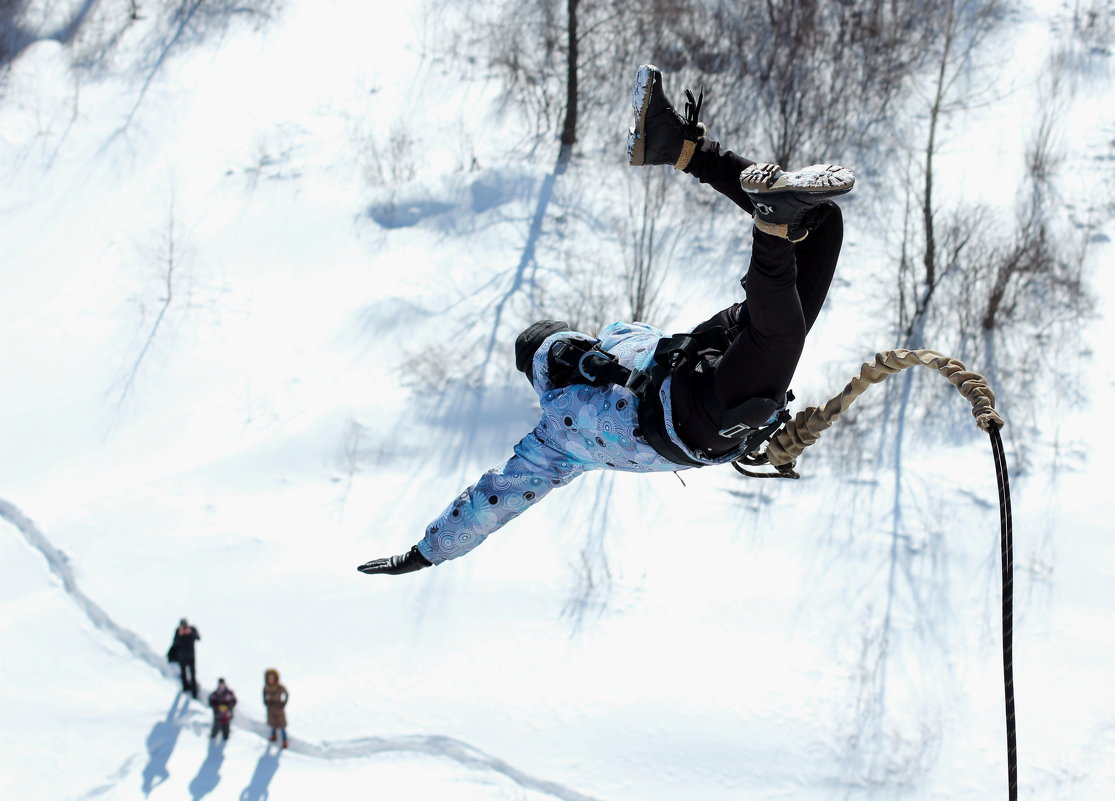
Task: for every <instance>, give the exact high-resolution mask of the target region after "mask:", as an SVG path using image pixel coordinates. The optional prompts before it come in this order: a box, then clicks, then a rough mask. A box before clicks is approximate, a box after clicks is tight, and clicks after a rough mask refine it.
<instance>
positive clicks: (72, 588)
mask: <svg viewBox="0 0 1115 801" xmlns="http://www.w3.org/2000/svg"><path fill="white" fill-rule="evenodd" d="M0 519H3V520H6V521H7V522H9V523H11V524H12V525H13V526H14V527H15V528H16V529H17V530H18V531H19V533H20V534H22V535H23V538H24V539H25V540H26V541H27V543H28V544H29V545H30V546H31V547H32V548H34V549H35V550H37V551H38V552H39V553H40V554H42V556H43V558H44V559H46V563H47V566H48V567H49V568H50V571H51V572H52V573H54V575H56V576H57V577H58V578H59V580H61V582H62V588H63V589H64V590H65V591H66V594H67V595H69V596H70V598H71V599H72V600H73V601H74V603H76V604H77V606H78V608H79V609H80V610H81V611H82V612H83V613H84V614H85V616H86V617H87V618H89V620H90V621H91V622H92V623H93V625H94V626H96V627H97V628H98V629H101V630H102V631H104V632H106V633H107V634H109V635H110V636H112V637H113V638H114V639H115V640H116V641H118V642H119V643H120V644H121V645H123V646H124V647H125V648H126V649H127V650H128V651H129V652H130V653H131V655H132V656H134V657H135V658H136V659H138V660H139V661H141V662H144V663H145V664H147V665H149V666H150V667H152V668H154V669H155V670H156V671H157V672H158V673H159V674H160V675H161V676H163V677H164V678H167V679H171V680H173V681H175V682H177V681H178V673H177V671H175V670H174V669H173V668H171V667H170V665H169V664H168V663H167V661H166V658H165V657H162V656H160V655H158V654H156V653H155V651H154V650H153V649H152V648H151V646H149V645H148V644H147V643H146V642H145V641H144V640H143V638H142V637H140V636H139V635H138V634H136V633H135V632H134V631H131V630H129V629H126V628H124V627H123V626H121V625H119V624H118V623H116V621H114V620H113V619H112V618H111V617H109V615H108V613H107V612H105V610H104V609H102V608H101V607H100V606H98V605H97V603H96V602H94V601H93V600H92V599H91V598H89V596H87V595H86V594H85V593H83V592H82V591H81V589H80V588H79V587H78V586H77V579H75V578H74V571H73V568H72V567H71V566H70V560H69V557H67V556H66V554H65V553H63V552H62V551H60V550H59V549H58V548H55V547H54V546H53V545H52V544H51V543H50V541H49V540H48V539H47V538H46V536H45V535H44V534H43V533H42V532H41V531H40V530H39V528H38V527H37V526H36V525H35V524H34V522H33V521H32V520H31V519H30V518H29V517H27V516H26V515H25V514H23V512H21V511H20V510H19V508H18V507H16V506H15V505H14V504H12V503H9V502H8V501H5V500H3V499H0ZM233 725H234V726H235V727H236V728H238V729H243V730H246V731H250V732H252V733H253V734H257V735H259V736H260V737H261V738H265V737H267V736H269V734H270V731H271V730H270V729H269V728H268V727H267V725H266V724H265V723H263V721H260V720H255V719H253V718H251V717H250V716H246V715H239V714H238V715H237V716H236V718H235V719H234V721H233ZM203 728H204V727H203ZM289 750H290V751H293V752H295V753H299V754H303V755H305V756H309V757H313V758H315V759H325V760H344V759H358V758H361V757H369V756H374V755H376V754H384V753H390V752H406V753H412V754H424V755H427V756H433V757H443V758H446V759H451V760H453V761H454V762H457V763H458V764H460V765H463V766H464V767H466V768H471V769H473V770H489V771H492V772H494V773H498V774H500V775H502V776H504V777H506V778H508V779H510V780H511V781H513V782H515V783H516V784H517V785H519V786H520V787H523V788H524V789H527V790H534V791H537V792H541V793H546V794H547V795H551V796H553V797H555V798H559V799H562V801H599V799H597V798H595V797H594V796H590V795H585V794H584V793H579V792H577V791H576V790H571V789H569V788H568V787H565V786H563V785H561V784H558V783H557V782H550V781H545V780H543V779H538V778H535V777H533V776H530V775H529V774H527V773H524V772H523V771H521V770H518V769H516V768H515V767H514V766H512V765H509V764H508V763H507V762H505V761H503V760H502V759H499V758H498V757H494V756H492V755H490V754H486V753H484V752H483V751H481V750H480V749H478V748H474V747H473V746H471V745H469V744H468V743H466V742H463V741H461V740H457V739H455V738H453V737H446V736H441V735H414V736H409V737H359V738H356V739H352V740H340V741H337V742H330V741H328V740H326V741H324V742H322V743H311V742H306V741H304V740H294V741H292V742H291V744H290V749H289ZM105 789H106V788H103V787H102V788H98V789H97V790H94V791H93V793H92V794H93V795H97V794H99V792H104V791H105ZM87 797H89V796H87Z"/></svg>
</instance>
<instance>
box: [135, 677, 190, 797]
mask: <svg viewBox="0 0 1115 801" xmlns="http://www.w3.org/2000/svg"><path fill="white" fill-rule="evenodd" d="M179 703H181V706H179ZM189 705H190V698H189V696H188V695H186V694H185V693H178V694H177V695H175V696H174V703H172V704H171V705H170V709H169V710H167V713H166V719H165V720H160V721H159V722H158V723H156V724H155V725H154V726H153V727H152V728H151V733H150V734H148V735H147V766H146V767H145V768H144V769H143V794H144V795H150V794H151V791H152V790H153V789H155V788H156V787H158V786H159V785H160V784H162V783H163V782H165V781H166V780H167V779H168V778H169V777H170V771H168V770H167V767H166V763H167V760H169V759H170V755H171V753H173V751H174V746H175V744H176V743H177V742H178V735H179V734H180V733H181V732H182V720H183V718H184V717H185V715H186V710H187V708H188V707H189Z"/></svg>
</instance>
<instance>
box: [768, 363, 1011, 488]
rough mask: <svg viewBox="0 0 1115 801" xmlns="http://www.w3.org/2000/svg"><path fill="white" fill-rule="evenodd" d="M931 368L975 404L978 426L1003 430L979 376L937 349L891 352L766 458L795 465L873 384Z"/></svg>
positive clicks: (787, 431) (773, 445) (781, 435)
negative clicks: (918, 367)
mask: <svg viewBox="0 0 1115 801" xmlns="http://www.w3.org/2000/svg"><path fill="white" fill-rule="evenodd" d="M918 364H920V365H922V366H923V367H931V368H933V369H934V370H936V371H937V372H939V373H940V374H941V375H943V376H945V378H947V379H948V380H949V381H951V382H952V384H953V385H954V386H955V387H956V388H957V389H958V390H959V391H960V394H961V395H963V396H964V397H965V398H967V399H968V402H969V403H971V404H972V414H973V415H974V416H975V418H976V424H977V425H978V426H979V427H980V428H981V429H983V430H984V431H988V430H990V429H991V427H995V428H1001V427H1002V426H1003V425H1004V421H1003V418H1002V417H1000V416H999V413H998V412H996V411H995V393H994V392H992V391H991V388H990V387H989V386H988V385H987V379H985V378H984V377H983V376H982V375H980V374H979V373H973V372H971V371H969V370H967V369H966V368H965V367H964V365H963V364H961V363H960V362H958V361H957V360H956V359H953V358H950V357H948V356H945V355H944V354H941V353H938V352H937V351H935V350H905V349H899V350H887V351H883V352H882V353H877V354H876V355H875V360H874V361H872V362H868V363H865V364H864V365H863V367H862V368H861V369H860V372H859V375H857V376H856V377H855V378H853V379H852V380H851V381H849V382H848V385H847V386H846V387H844V390H843V391H842V392H841V393H840V394H839V395H836V396H835V397H833V398H832V399H830V400H829V402H828V403H826V404H825V405H824V406H820V407H818V406H810V407H809V408H807V409H803V410H801V411H800V412H798V413H797V414H796V415H795V416H794V419H793V420H791V421H790V422H789V423H787V424H786V427H785V428H783V429H782V430H781V431H779V432H778V433H777V434H776V435H775V436H774V438H773V439H771V441H770V443H769V444H768V445H767V450H766V455H767V458H768V459H769V460H770V463H771V464H772V465H773V466H775V467H783V466H786V465H792V464H793V463H794V460H795V459H797V457H798V456H800V455H801V452H802V451H803V450H805V449H806V448H807V447H809V446H810V445H812V444H813V443H814V442H816V441H817V440H818V439H820V437H821V434H822V433H823V432H824V431H825V429H826V428H828V427H829V426H831V425H832V424H833V423H835V422H836V420H837V419H838V418H839V417H840V415H842V414H843V413H844V412H845V411H846V410H847V409H848V407H849V406H851V405H852V401H854V400H855V399H856V398H858V397H859V396H860V395H862V394H863V393H864V391H865V390H866V389H867V388H868V387H869V386H870V385H871V384H877V383H879V382H880V381H882V380H884V379H886V378H888V377H889V376H892V375H894V374H895V373H898V372H901V371H902V370H905V369H906V368H907V367H913V366H914V365H918Z"/></svg>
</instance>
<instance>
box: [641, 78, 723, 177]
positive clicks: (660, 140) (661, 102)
mask: <svg viewBox="0 0 1115 801" xmlns="http://www.w3.org/2000/svg"><path fill="white" fill-rule="evenodd" d="M685 97H686V101H685V116H684V117H682V116H681V115H680V114H678V113H677V112H676V111H674V107H673V106H672V105H671V104H670V100H669V98H667V97H666V91H665V90H664V89H663V88H662V71H661V70H659V69H658V67H656V66H654V65H653V64H644V65H643V66H641V67H639V71H638V72H637V73H635V85H634V86H633V87H632V89H631V106H632V108H634V110H635V124H634V125H633V126H632V127H631V131H630V132H629V133H628V135H627V161H628V163H629V164H630V165H631V166H632V167H641V166H643V165H647V164H672V165H674V167H676V168H677V169H679V170H683V169H685V167H686V166H687V165H688V164H689V159H690V158H691V157H692V155H693V150H694V149H695V147H696V144H697V140H698V139H700V138H701V137H702V136H704V135H705V124H704V123H703V122H698V121H697V117H698V116H699V115H700V113H701V103H702V102H703V100H704V93H703V92H702V93H701V94H700V95H699V96H698V97H697V98H696V99H694V98H693V93H692V92H690V91H689V90H688V89H686V90H685Z"/></svg>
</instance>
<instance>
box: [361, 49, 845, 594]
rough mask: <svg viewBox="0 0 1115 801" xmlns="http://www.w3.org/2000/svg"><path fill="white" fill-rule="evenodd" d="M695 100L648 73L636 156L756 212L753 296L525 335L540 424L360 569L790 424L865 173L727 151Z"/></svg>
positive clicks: (452, 547)
mask: <svg viewBox="0 0 1115 801" xmlns="http://www.w3.org/2000/svg"><path fill="white" fill-rule="evenodd" d="M686 97H687V102H686V109H685V113H684V115H682V114H678V113H677V112H676V111H675V110H674V108H673V106H672V105H671V103H670V101H669V100H668V99H667V97H666V94H665V91H664V90H663V87H662V73H661V71H660V70H659V69H658V68H657V67H654V66H653V65H649V64H648V65H644V66H643V67H640V68H639V71H638V73H637V74H636V77H635V85H634V90H633V96H632V104H633V106H634V109H635V124H634V126H633V127H632V129H631V132H630V134H629V136H628V141H627V152H628V157H629V158H628V160H629V162H630V164H631V165H632V166H643V165H652V164H670V165H672V166H673V167H674V168H675V169H677V170H681V171H683V172H687V173H689V174H690V175H692V176H693V177H695V178H696V179H697V180H699V181H700V182H701V183H703V184H708V185H709V186H710V187H712V188H713V189H715V190H716V191H718V192H720V193H721V194H722V195H724V196H725V197H727V198H728V199H729V200H731V201H732V202H734V203H735V204H736V205H737V206H738V207H739V208H740V209H742V210H743V211H744V212H745V213H746V214H748V215H749V216H751V217H752V218H753V220H754V226H753V236H752V247H751V261H750V266H749V268H748V270H747V272H746V274H745V275H744V277H743V278H742V279H741V283H742V285H743V287H744V290H745V291H746V300H745V301H743V302H740V303H735V304H733V305H731V306H729V307H728V308H726V309H723V310H722V311H719V312H717V313H716V314H714V315H713V316H712V317H710V318H709V319H707V320H705V321H704V322H702V323H700V324H699V325H697V326H696V327H695V328H694V329H692V331H690V332H688V333H686V334H678V335H674V336H668V335H667V334H666V333H665V332H663V331H661V330H659V329H657V328H655V327H653V326H651V325H648V324H646V323H641V322H634V323H624V322H618V323H613V324H611V325H609V326H607V327H605V328H604V329H603V330H601V331H600V333H599V336H598V337H592V336H589V335H588V334H584V333H581V332H578V331H575V330H572V328H571V326H570V325H569V324H568V323H565V322H561V321H555V320H540V321H538V322H536V323H534V324H532V325H531V326H529V327H528V328H527V329H526V330H524V331H523V332H522V333H521V334H520V335H519V337H518V339H517V340H516V342H515V366H516V367H517V368H518V369H519V370H520V371H521V372H523V373H524V374H525V375H526V377H527V379H528V380H529V381H530V382H531V384H532V385H533V387H534V390H535V391H536V392H537V393H538V398H539V402H540V404H541V406H542V419H541V421H540V422H539V423H538V425H537V426H536V427H535V429H534V431H532V432H531V433H529V434H528V435H527V436H526V437H524V438H523V439H522V440H521V441H520V442H519V443H518V444H517V445H516V446H515V449H514V451H515V452H514V455H513V456H512V457H511V458H510V459H508V460H507V461H506V462H505V463H504V464H503V465H501V466H499V467H495V468H493V469H491V470H489V471H488V472H486V473H485V474H484V475H483V476H481V478H480V479H479V480H478V481H477V482H476V483H475V484H473V485H472V486H471V487H469V488H468V489H466V490H465V491H464V492H462V493H461V495H460V496H458V497H457V499H456V500H454V501H453V502H452V503H451V504H450V505H449V506H448V508H446V509H445V511H443V512H442V513H441V515H440V516H438V518H437V519H436V520H434V521H433V522H432V523H430V524H429V526H427V528H426V532H425V536H424V537H423V538H422V540H421V541H420V542H418V543H417V544H416V545H415V546H414V547H413V548H411V549H410V550H409V551H408V552H406V553H403V554H399V555H398V556H391V557H387V558H381V559H373V560H371V561H370V562H367V563H365V564H363V565H360V566H359V567H358V568H357V569H358V570H359V571H361V572H362V573H368V574H376V573H388V574H401V573H410V572H413V571H415V570H420V569H422V568H425V567H429V566H431V565H439V564H441V563H442V562H445V561H447V560H449V559H456V558H457V557H460V556H463V555H464V554H466V553H468V552H469V551H471V550H472V549H473V548H475V547H476V546H477V545H479V544H480V543H482V542H483V541H484V540H485V539H486V538H487V537H488V535H490V534H491V533H492V532H494V531H496V530H497V529H499V528H500V527H501V526H503V525H504V524H505V523H507V522H508V521H510V520H512V519H513V518H515V517H517V516H518V515H519V514H521V513H522V512H524V511H526V510H527V509H529V508H530V507H531V506H534V505H535V504H537V503H538V501H540V500H541V499H542V498H543V497H545V496H546V495H547V494H548V493H549V492H550V491H552V490H554V489H556V488H557V487H563V486H565V485H566V484H568V483H569V482H570V481H572V480H573V479H574V478H576V477H577V476H579V475H581V474H582V473H584V472H585V471H586V470H600V469H605V470H627V471H632V472H651V471H663V470H666V471H675V470H681V469H687V468H690V467H703V466H706V465H719V464H726V463H728V462H731V461H733V460H735V459H738V458H740V457H742V456H744V455H745V454H747V453H749V452H751V451H753V450H755V449H756V448H757V447H759V446H760V445H761V443H762V441H764V440H765V437H766V436H769V435H770V433H772V431H773V427H777V425H778V424H779V418H780V416H781V413H782V412H783V411H784V409H785V407H786V405H787V403H788V398H787V392H788V388H789V386H790V381H791V379H792V378H793V375H794V370H795V369H796V367H797V363H798V359H799V357H800V356H801V352H802V348H803V346H804V343H805V337H806V335H807V334H808V333H809V330H810V328H811V327H812V325H813V323H814V321H815V320H816V319H817V315H818V314H819V313H820V310H821V306H822V304H823V303H824V301H825V296H826V295H827V293H828V290H829V284H830V283H831V281H832V277H833V273H834V271H835V269H836V262H837V259H838V257H839V255H840V246H841V242H842V240H843V232H844V226H843V220H842V217H841V214H840V209H839V208H838V207H837V206H836V204H835V203H833V202H832V200H831V198H833V197H835V196H837V195H841V194H844V193H845V192H848V191H849V190H851V188H852V186H853V184H854V183H855V176H854V175H853V173H852V171H851V170H849V169H848V168H846V167H840V166H837V165H833V164H817V165H814V166H811V167H806V168H805V169H802V170H798V171H796V172H785V171H783V170H782V169H781V168H780V167H779V166H778V165H774V164H757V163H755V162H753V161H750V160H748V159H745V158H743V157H742V156H739V155H736V154H735V153H732V152H731V151H728V150H724V149H723V148H722V147H721V146H720V144H719V143H718V142H716V141H714V140H712V139H710V138H708V137H706V136H705V135H704V134H705V130H706V129H705V126H704V124H703V123H701V122H699V120H698V116H699V114H700V110H701V103H702V99H703V98H702V97H698V98H696V99H694V97H693V94H692V93H691V92H686Z"/></svg>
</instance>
